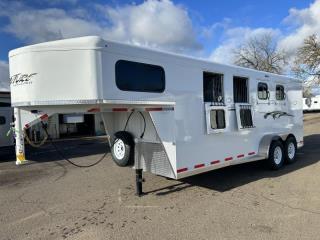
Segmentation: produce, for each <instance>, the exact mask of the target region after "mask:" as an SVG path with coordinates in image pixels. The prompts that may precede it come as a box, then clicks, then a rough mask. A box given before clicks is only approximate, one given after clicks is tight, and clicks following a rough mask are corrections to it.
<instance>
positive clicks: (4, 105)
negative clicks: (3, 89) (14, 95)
mask: <svg viewBox="0 0 320 240" xmlns="http://www.w3.org/2000/svg"><path fill="white" fill-rule="evenodd" d="M0 107H11V103H6V102H0Z"/></svg>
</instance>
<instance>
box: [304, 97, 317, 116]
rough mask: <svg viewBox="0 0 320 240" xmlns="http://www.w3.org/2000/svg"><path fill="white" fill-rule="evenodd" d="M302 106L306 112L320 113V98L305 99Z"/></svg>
mask: <svg viewBox="0 0 320 240" xmlns="http://www.w3.org/2000/svg"><path fill="white" fill-rule="evenodd" d="M302 104H303V111H304V112H315V111H320V96H319V95H318V96H314V97H309V98H303V101H302Z"/></svg>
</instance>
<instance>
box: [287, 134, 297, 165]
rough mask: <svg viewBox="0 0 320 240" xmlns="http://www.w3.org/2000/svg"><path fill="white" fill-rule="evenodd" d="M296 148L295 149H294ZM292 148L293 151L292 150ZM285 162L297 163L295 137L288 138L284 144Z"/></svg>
mask: <svg viewBox="0 0 320 240" xmlns="http://www.w3.org/2000/svg"><path fill="white" fill-rule="evenodd" d="M292 147H294V149H292ZM290 148H291V149H290ZM284 153H285V162H286V163H289V164H290V163H294V162H295V161H296V153H297V141H296V139H295V138H294V137H288V138H287V140H286V142H285V143H284Z"/></svg>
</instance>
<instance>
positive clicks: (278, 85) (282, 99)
mask: <svg viewBox="0 0 320 240" xmlns="http://www.w3.org/2000/svg"><path fill="white" fill-rule="evenodd" d="M278 87H281V88H282V89H283V92H282V95H281V96H282V98H280V99H279V98H278V94H277V91H278V90H277V88H278ZM275 95H276V100H277V101H284V100H285V99H286V93H285V88H284V86H283V85H282V84H276V91H275Z"/></svg>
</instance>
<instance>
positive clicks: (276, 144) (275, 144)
mask: <svg viewBox="0 0 320 240" xmlns="http://www.w3.org/2000/svg"><path fill="white" fill-rule="evenodd" d="M279 148H280V150H281V156H279V153H278V154H277V153H276V151H279ZM277 156H279V158H278V159H277V158H276V157H277ZM284 158H285V153H284V149H283V144H282V142H281V141H279V140H276V141H272V142H271V145H270V148H269V157H268V159H267V163H268V166H269V168H270V169H272V170H278V169H280V168H281V167H282V165H283V163H284Z"/></svg>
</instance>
